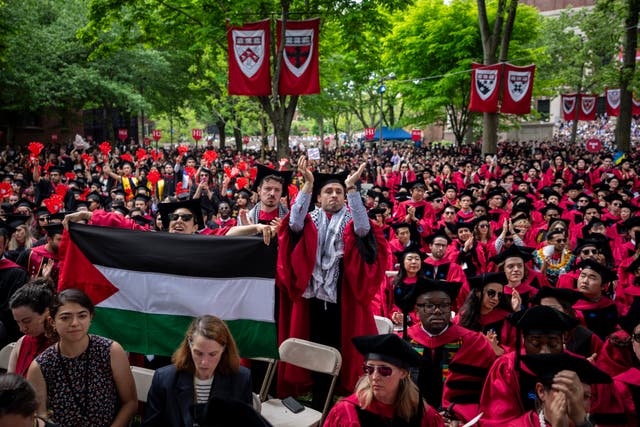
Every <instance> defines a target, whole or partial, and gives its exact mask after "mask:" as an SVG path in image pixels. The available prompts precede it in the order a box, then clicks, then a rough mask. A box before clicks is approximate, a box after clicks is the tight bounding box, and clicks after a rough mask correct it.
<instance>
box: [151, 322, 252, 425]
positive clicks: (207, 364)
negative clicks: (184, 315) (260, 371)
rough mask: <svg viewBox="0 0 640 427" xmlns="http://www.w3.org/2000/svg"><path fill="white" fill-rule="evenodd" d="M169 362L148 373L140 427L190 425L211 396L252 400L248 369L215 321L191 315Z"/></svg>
mask: <svg viewBox="0 0 640 427" xmlns="http://www.w3.org/2000/svg"><path fill="white" fill-rule="evenodd" d="M172 362H173V363H172V364H171V365H169V366H165V367H163V368H160V369H158V370H157V371H156V372H155V374H154V375H153V381H152V382H151V388H150V389H149V395H148V397H147V406H146V411H145V418H144V421H143V422H142V425H143V426H168V427H169V426H170V427H192V426H193V425H194V422H197V417H198V414H199V413H200V412H202V409H203V408H204V405H206V403H207V402H208V401H209V399H210V398H212V397H220V398H224V399H227V400H237V401H241V402H244V403H246V404H248V405H251V404H252V399H253V395H252V394H251V376H250V372H249V370H248V369H247V368H245V367H243V366H240V356H239V354H238V348H237V347H236V343H235V341H234V339H233V336H232V335H231V331H229V328H228V327H227V325H226V323H225V322H224V321H222V320H221V319H219V318H217V317H215V316H200V317H198V318H196V319H194V320H193V322H191V325H190V326H189V329H187V332H186V334H185V337H184V339H183V340H182V343H181V344H180V347H178V349H177V350H176V351H175V353H173V358H172ZM194 404H195V405H196V408H195V412H194V411H192V406H193V405H194ZM194 417H195V418H194Z"/></svg>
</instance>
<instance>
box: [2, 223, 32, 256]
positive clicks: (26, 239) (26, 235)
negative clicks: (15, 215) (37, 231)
mask: <svg viewBox="0 0 640 427" xmlns="http://www.w3.org/2000/svg"><path fill="white" fill-rule="evenodd" d="M34 243H35V239H34V238H33V236H32V235H31V230H30V229H29V226H28V225H27V224H20V225H19V226H17V227H16V231H15V233H13V235H12V236H11V240H9V246H8V247H7V253H6V257H7V258H9V259H10V260H12V261H15V260H17V259H18V257H19V256H20V254H21V253H22V252H24V251H25V250H27V249H31V247H32V246H33V244H34Z"/></svg>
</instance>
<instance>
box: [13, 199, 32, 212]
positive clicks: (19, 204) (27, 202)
mask: <svg viewBox="0 0 640 427" xmlns="http://www.w3.org/2000/svg"><path fill="white" fill-rule="evenodd" d="M15 207H16V208H19V207H26V208H29V209H30V210H31V211H33V210H34V209H35V208H36V204H35V203H33V202H32V201H31V200H29V199H20V200H18V201H17V202H16V204H15Z"/></svg>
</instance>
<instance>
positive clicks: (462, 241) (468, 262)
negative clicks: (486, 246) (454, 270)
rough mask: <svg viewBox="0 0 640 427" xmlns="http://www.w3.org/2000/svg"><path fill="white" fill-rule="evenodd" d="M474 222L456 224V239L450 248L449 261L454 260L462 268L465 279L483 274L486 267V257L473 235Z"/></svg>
mask: <svg viewBox="0 0 640 427" xmlns="http://www.w3.org/2000/svg"><path fill="white" fill-rule="evenodd" d="M474 226H475V222H474V221H468V222H458V223H457V224H456V226H455V227H456V229H455V230H456V235H457V237H458V238H457V239H455V240H454V241H453V245H452V247H451V248H450V249H451V252H450V255H449V259H452V260H455V261H456V263H457V264H458V265H460V266H462V269H463V270H464V274H465V275H466V276H467V277H471V276H475V275H477V274H480V273H481V272H483V271H484V270H485V269H486V267H487V256H486V253H485V252H484V250H483V249H482V248H481V247H480V245H478V242H476V239H475V237H474V235H473V229H474Z"/></svg>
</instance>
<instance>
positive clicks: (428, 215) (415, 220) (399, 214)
mask: <svg viewBox="0 0 640 427" xmlns="http://www.w3.org/2000/svg"><path fill="white" fill-rule="evenodd" d="M406 187H407V188H408V189H409V192H410V194H411V198H410V199H409V200H406V201H404V202H402V203H400V204H399V205H398V207H397V209H396V212H395V213H394V215H393V216H394V218H395V219H396V220H397V221H399V222H405V223H407V224H409V225H410V226H411V240H413V241H415V242H419V241H421V240H422V238H424V237H426V236H428V235H429V234H431V227H432V225H433V221H434V219H435V212H434V210H433V207H432V206H431V203H429V202H428V201H427V200H426V199H425V197H424V195H425V190H426V186H425V184H424V182H423V181H422V180H417V181H412V182H409V183H407V184H406Z"/></svg>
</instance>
